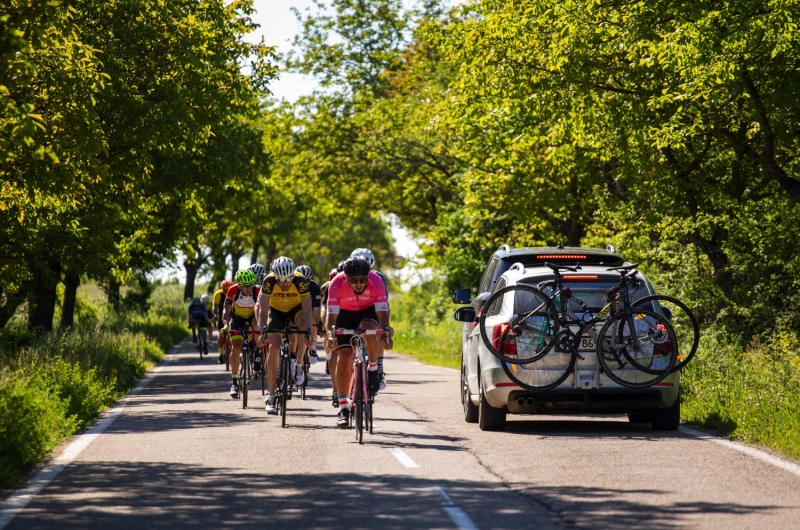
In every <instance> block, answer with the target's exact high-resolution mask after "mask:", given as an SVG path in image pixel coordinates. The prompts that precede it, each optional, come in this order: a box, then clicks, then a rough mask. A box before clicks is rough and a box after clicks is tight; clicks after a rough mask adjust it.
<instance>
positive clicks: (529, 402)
mask: <svg viewBox="0 0 800 530" xmlns="http://www.w3.org/2000/svg"><path fill="white" fill-rule="evenodd" d="M534 403H536V400H535V399H533V398H532V397H529V398H528V399H526V400H525V404H526V405H528V406H529V407H530V406H532V405H533V404H534Z"/></svg>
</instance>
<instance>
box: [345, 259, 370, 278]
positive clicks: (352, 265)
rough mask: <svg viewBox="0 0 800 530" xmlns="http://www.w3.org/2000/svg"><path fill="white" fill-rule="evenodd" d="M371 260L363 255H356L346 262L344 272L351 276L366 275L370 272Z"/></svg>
mask: <svg viewBox="0 0 800 530" xmlns="http://www.w3.org/2000/svg"><path fill="white" fill-rule="evenodd" d="M369 270H370V266H369V262H368V261H367V260H365V259H364V258H362V257H361V256H355V257H352V258H350V259H348V260H347V261H345V263H344V273H345V274H346V275H347V276H348V277H349V276H366V275H367V274H369Z"/></svg>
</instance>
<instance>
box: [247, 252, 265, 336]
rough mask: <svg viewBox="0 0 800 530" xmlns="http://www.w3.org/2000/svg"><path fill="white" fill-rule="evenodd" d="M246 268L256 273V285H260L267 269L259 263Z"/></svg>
mask: <svg viewBox="0 0 800 530" xmlns="http://www.w3.org/2000/svg"><path fill="white" fill-rule="evenodd" d="M247 270H249V271H250V272H252V273H253V274H255V275H256V285H257V286H258V287H261V284H262V283H263V282H264V277H265V276H266V275H267V269H265V268H264V266H263V265H262V264H260V263H253V264H252V265H250V266H249V267H247ZM255 321H256V322H258V304H256V319H255Z"/></svg>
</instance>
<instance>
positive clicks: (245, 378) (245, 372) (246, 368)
mask: <svg viewBox="0 0 800 530" xmlns="http://www.w3.org/2000/svg"><path fill="white" fill-rule="evenodd" d="M239 359H240V360H241V361H242V369H241V370H240V372H241V375H240V376H239V386H240V388H241V389H242V408H243V409H246V408H247V391H248V389H249V387H250V356H249V355H248V353H247V350H246V349H244V348H242V351H241V352H240V353H239Z"/></svg>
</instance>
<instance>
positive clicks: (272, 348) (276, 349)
mask: <svg viewBox="0 0 800 530" xmlns="http://www.w3.org/2000/svg"><path fill="white" fill-rule="evenodd" d="M267 327H269V325H268V326H267ZM280 344H281V336H280V335H279V334H278V333H270V334H269V350H267V389H268V390H267V392H268V393H269V395H270V396H274V395H275V391H276V390H277V388H278V365H279V364H280V358H281V349H280Z"/></svg>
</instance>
